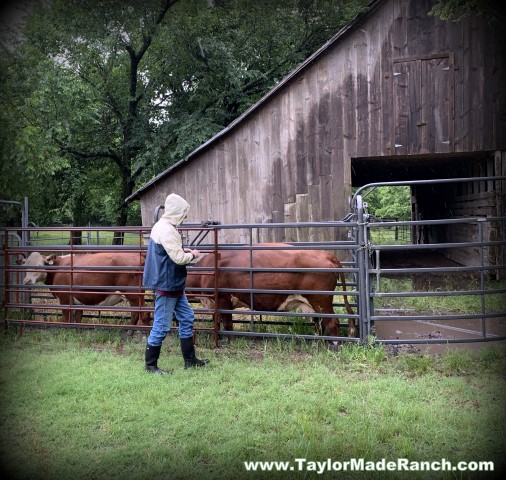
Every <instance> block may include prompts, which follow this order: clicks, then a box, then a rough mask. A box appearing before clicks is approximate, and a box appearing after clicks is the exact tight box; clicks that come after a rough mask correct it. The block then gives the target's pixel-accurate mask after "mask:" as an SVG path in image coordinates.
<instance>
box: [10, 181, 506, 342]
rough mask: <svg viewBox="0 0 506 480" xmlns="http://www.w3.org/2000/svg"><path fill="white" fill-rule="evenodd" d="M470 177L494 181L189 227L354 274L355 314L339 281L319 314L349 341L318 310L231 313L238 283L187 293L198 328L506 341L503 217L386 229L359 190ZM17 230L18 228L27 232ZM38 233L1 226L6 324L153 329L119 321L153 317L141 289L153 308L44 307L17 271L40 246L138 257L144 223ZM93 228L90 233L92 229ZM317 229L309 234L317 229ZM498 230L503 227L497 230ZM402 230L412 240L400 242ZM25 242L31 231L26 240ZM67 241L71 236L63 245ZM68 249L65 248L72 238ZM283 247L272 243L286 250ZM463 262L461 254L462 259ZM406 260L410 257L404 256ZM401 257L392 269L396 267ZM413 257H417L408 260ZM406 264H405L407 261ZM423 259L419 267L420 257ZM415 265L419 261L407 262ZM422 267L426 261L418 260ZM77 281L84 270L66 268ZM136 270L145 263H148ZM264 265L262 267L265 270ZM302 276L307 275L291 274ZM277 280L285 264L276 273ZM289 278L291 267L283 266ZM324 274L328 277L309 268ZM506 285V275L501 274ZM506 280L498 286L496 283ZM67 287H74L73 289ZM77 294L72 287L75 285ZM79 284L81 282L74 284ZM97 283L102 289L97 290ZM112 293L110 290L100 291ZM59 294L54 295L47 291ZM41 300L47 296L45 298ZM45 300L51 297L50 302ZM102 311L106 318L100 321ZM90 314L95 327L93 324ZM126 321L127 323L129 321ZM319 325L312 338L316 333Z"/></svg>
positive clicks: (214, 238)
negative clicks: (223, 318) (327, 256)
mask: <svg viewBox="0 0 506 480" xmlns="http://www.w3.org/2000/svg"><path fill="white" fill-rule="evenodd" d="M504 179H506V177H495V178H493V179H492V180H494V181H496V180H504ZM463 181H472V182H476V181H490V178H487V179H482V178H472V179H455V180H447V179H445V180H430V181H415V182H387V183H381V184H370V185H367V186H365V187H362V188H361V189H359V190H358V191H357V192H356V193H355V195H354V197H353V199H352V201H351V213H350V214H349V215H348V216H347V217H346V218H345V219H343V220H342V221H338V222H312V223H294V224H286V223H283V224H248V225H219V224H217V222H212V223H207V224H203V225H198V224H191V225H183V226H182V235H183V238H184V240H185V243H186V244H188V245H196V244H198V245H199V246H198V248H199V249H200V250H201V251H202V252H203V253H217V252H218V251H224V250H247V251H248V252H249V254H250V256H251V258H252V255H253V252H254V251H255V250H258V249H259V248H263V249H266V248H268V247H265V246H264V247H259V246H258V243H257V239H258V238H263V237H264V235H263V234H261V231H262V230H264V229H268V230H269V231H274V230H276V231H277V232H276V237H283V236H284V237H285V238H286V239H287V240H288V244H289V246H288V247H284V248H288V249H297V250H308V254H310V251H311V250H315V249H316V250H327V251H331V252H333V253H334V254H335V255H336V256H337V257H338V258H339V259H340V260H341V263H342V268H341V269H339V271H341V272H343V273H345V275H346V279H347V282H346V283H347V291H346V295H347V297H348V298H349V300H350V304H351V305H352V308H353V310H354V312H355V313H354V314H353V315H349V314H348V313H347V312H346V311H343V291H342V288H341V287H340V286H339V285H338V286H337V289H336V290H334V291H326V292H320V293H322V294H326V295H330V296H332V297H333V299H334V307H335V308H334V313H332V314H321V315H318V317H323V318H325V317H331V318H335V319H337V320H338V321H339V322H340V323H341V326H342V327H343V328H342V334H339V335H338V336H334V337H328V336H323V335H315V334H314V326H313V325H314V324H313V321H312V320H313V317H315V314H314V313H313V314H311V313H307V312H303V311H296V312H289V313H287V312H283V311H265V310H262V311H259V310H256V309H255V306H254V302H253V301H252V302H251V304H250V305H249V306H248V307H247V308H243V309H241V310H222V309H220V308H219V306H218V303H217V302H216V300H217V298H218V293H224V292H225V293H227V294H228V293H230V295H233V293H234V285H231V286H229V287H230V288H218V284H217V283H216V282H215V284H214V287H213V288H210V289H209V290H208V291H206V292H202V291H200V292H195V291H188V292H187V293H188V296H189V298H190V300H191V301H192V299H193V300H194V299H196V298H197V297H199V298H201V297H202V296H203V294H204V295H205V297H207V299H209V300H211V301H213V302H211V305H210V306H209V305H207V306H206V307H204V306H203V305H198V304H196V305H195V313H196V330H197V331H202V332H210V333H212V334H213V335H214V338H215V341H216V344H217V343H218V340H219V338H220V336H222V335H227V336H249V337H261V338H269V337H270V338H273V337H274V338H299V339H305V340H313V339H320V340H321V339H324V340H332V341H355V342H358V341H360V342H364V343H365V342H370V341H371V338H373V339H374V341H376V342H380V343H392V344H396V343H397V344H404V343H410V344H431V343H434V344H444V343H460V342H464V343H473V342H488V341H499V340H506V282H505V281H504V277H505V274H506V265H505V260H504V252H505V251H506V233H505V232H506V217H472V218H469V217H466V218H448V219H434V220H411V221H393V222H392V221H390V222H382V221H379V220H377V219H376V218H374V217H373V216H372V215H370V214H368V212H367V204H366V202H365V201H364V196H366V195H362V193H363V192H364V191H366V190H368V189H370V188H374V187H377V186H396V185H418V184H423V183H427V182H430V183H437V182H441V183H451V182H463ZM443 227H444V228H446V229H453V230H456V229H460V228H465V229H473V231H474V230H475V231H476V235H475V238H473V241H468V242H464V241H463V242H455V241H447V242H436V243H416V242H414V238H413V232H415V231H418V230H419V229H421V228H428V229H438V228H443ZM227 229H240V230H241V232H245V233H243V234H242V237H243V238H246V239H247V240H246V241H245V242H242V243H240V244H220V242H219V234H220V231H222V230H227ZM16 230H20V229H19V228H18V229H16ZM22 230H23V231H25V232H26V233H27V234H30V238H31V242H29V244H28V245H24V244H23V242H20V241H17V240H16V237H15V234H14V232H13V231H11V230H9V229H5V230H4V231H3V251H2V259H4V262H5V264H4V265H3V267H2V268H3V272H2V279H3V283H4V285H5V290H4V294H3V297H2V303H3V314H4V323H5V325H6V326H7V325H8V324H10V323H12V324H16V325H20V326H24V325H27V324H29V325H37V326H58V327H62V326H65V327H72V328H121V329H127V330H128V329H132V328H135V329H138V330H146V329H149V328H150V327H149V326H141V325H137V326H135V327H132V326H131V325H128V324H126V325H125V323H120V322H119V321H117V320H115V315H119V314H123V313H127V314H130V313H132V312H134V313H135V312H136V313H139V314H140V313H143V312H146V311H149V312H151V311H152V310H153V306H152V304H150V303H149V301H150V295H149V294H146V292H144V291H143V290H142V287H141V285H140V284H139V285H138V286H136V287H131V288H132V290H134V291H135V292H137V294H138V295H139V296H143V297H145V298H146V300H147V301H148V305H147V306H145V307H140V306H136V307H132V306H130V305H128V306H110V307H100V308H99V307H97V306H86V305H77V304H75V303H74V304H72V301H71V302H70V304H69V305H61V304H59V303H56V304H55V303H54V302H53V304H52V305H51V306H50V307H48V305H46V304H44V303H41V300H40V296H41V295H45V296H46V297H47V296H48V292H47V291H46V293H41V289H40V285H39V286H27V285H24V284H23V274H24V272H26V268H24V267H22V266H18V265H16V263H15V260H16V259H17V258H18V256H20V255H24V256H27V255H29V254H30V253H32V252H35V251H44V252H48V253H51V252H52V253H59V254H64V255H66V254H88V253H96V252H99V251H102V252H103V251H106V252H111V253H114V252H125V251H130V252H137V253H138V254H139V258H140V254H141V252H143V251H145V249H146V247H145V245H144V244H145V239H146V236H147V235H148V232H149V229H148V228H142V227H129V228H119V227H114V228H113V227H111V228H108V229H104V228H81V229H77V228H56V229H54V228H53V229H51V228H44V229H41V228H39V229H33V228H32V229H30V228H27V227H25V228H23V229H22ZM76 230H80V231H81V233H82V235H83V237H84V238H86V239H87V240H86V245H73V240H72V239H73V238H74V235H73V234H72V233H73V232H75V231H76ZM103 230H111V231H112V230H122V231H127V232H126V233H127V234H130V235H133V236H134V237H135V240H134V241H133V242H132V244H131V245H126V246H124V247H119V246H111V245H104V244H101V242H100V240H99V232H101V231H103ZM302 230H304V231H305V233H304V235H300V238H306V237H308V236H309V237H311V236H313V235H314V236H315V238H316V233H315V232H320V233H321V232H323V234H321V235H320V238H324V239H326V240H322V239H320V240H316V239H315V240H312V241H310V242H305V241H298V240H297V238H298V236H299V233H300V232H301V231H302ZM84 232H86V234H85V233H84ZM308 232H309V233H308ZM491 232H492V233H493V232H496V233H494V235H492V234H491ZM44 233H51V234H54V235H60V236H62V235H63V236H65V238H66V239H68V243H67V244H63V245H62V244H61V243H62V242H61V241H60V242H59V243H60V244H58V245H56V244H55V242H49V244H37V239H38V238H39V237H37V235H39V234H40V235H41V236H43V234H44ZM403 235H404V236H405V237H404V238H403ZM26 236H28V235H26ZM66 241H67V240H65V242H66ZM65 242H63V243H65ZM279 248H280V247H271V249H279ZM455 252H460V253H462V252H464V253H466V252H472V254H473V255H472V259H473V260H472V262H468V264H464V265H463V264H458V263H455V262H453V261H451V256H452V254H454V253H455ZM424 256H425V257H430V259H431V260H434V259H436V260H437V261H438V262H441V263H428V264H423V263H419V261H420V258H422V257H424ZM461 256H462V255H461ZM404 257H405V258H404ZM392 258H393V260H394V261H393V263H392ZM406 258H407V259H408V260H409V261H406ZM399 259H401V260H403V259H404V260H403V262H401V263H399V262H398V260H399ZM413 259H415V260H413ZM409 262H414V263H409ZM417 262H418V263H417ZM65 268H66V269H67V270H68V271H70V272H71V274H72V273H73V272H75V271H77V270H76V269H75V267H73V266H72V265H70V266H69V267H65ZM139 268H141V266H140V265H139ZM203 270H206V269H203V268H202V267H199V266H198V264H197V266H194V267H191V268H190V269H189V275H192V274H197V273H202V271H203ZM222 270H224V268H219V267H218V266H217V265H213V267H212V268H210V269H209V268H208V269H207V270H206V272H207V274H209V275H214V277H213V278H217V276H218V275H219V273H220V271H222ZM237 270H238V271H243V272H246V273H247V274H248V275H249V276H250V278H251V279H253V277H254V275H255V273H257V272H259V271H262V269H259V268H256V267H255V265H254V264H253V262H251V264H250V265H249V267H248V268H242V269H239V268H238V269H237ZM264 270H265V269H264ZM292 270H293V271H294V272H297V271H299V272H300V270H301V269H297V268H294V269H289V271H292ZM268 271H271V272H273V273H275V272H277V271H283V269H276V268H271V269H269V270H268ZM285 271H286V269H285ZM309 271H310V272H311V273H312V274H315V275H318V274H319V273H321V270H318V269H316V270H314V271H311V270H309ZM501 278H502V279H503V280H500V279H501ZM498 279H499V280H498ZM255 287H256V288H253V282H252V283H251V288H250V290H249V292H250V294H251V295H253V294H254V293H262V292H263V290H262V289H261V288H258V286H255ZM67 288H68V287H67ZM70 288H72V285H71V286H70ZM74 288H75V287H74ZM94 288H96V286H95V287H94ZM102 288H103V289H108V288H109V289H111V288H112V287H110V286H103V287H102ZM278 293H282V294H300V295H305V294H308V293H309V292H307V291H299V290H284V291H282V292H278ZM49 296H50V295H49ZM38 297H39V298H38ZM42 302H45V300H42ZM64 309H70V310H79V311H82V312H84V314H85V320H87V321H85V322H83V323H78V324H76V323H72V322H67V323H66V322H61V319H59V318H56V317H58V316H59V315H60V314H61V311H62V310H64ZM96 311H99V314H98V319H97V314H96V313H94V312H96ZM104 311H105V312H107V313H108V314H109V315H110V316H111V317H112V320H111V319H108V320H107V321H104V320H103V318H99V317H101V315H102V313H101V312H104ZM223 313H231V314H233V315H234V330H233V331H225V330H223V329H222V328H221V327H220V323H219V316H220V314H223ZM88 319H89V320H88ZM350 319H353V320H355V321H356V322H357V323H358V328H359V336H358V337H357V338H349V337H347V336H346V332H347V322H348V321H349V320H350ZM121 322H123V320H121ZM312 328H313V331H311V329H312Z"/></svg>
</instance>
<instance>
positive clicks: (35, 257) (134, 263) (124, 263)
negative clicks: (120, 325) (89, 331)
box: [17, 252, 150, 325]
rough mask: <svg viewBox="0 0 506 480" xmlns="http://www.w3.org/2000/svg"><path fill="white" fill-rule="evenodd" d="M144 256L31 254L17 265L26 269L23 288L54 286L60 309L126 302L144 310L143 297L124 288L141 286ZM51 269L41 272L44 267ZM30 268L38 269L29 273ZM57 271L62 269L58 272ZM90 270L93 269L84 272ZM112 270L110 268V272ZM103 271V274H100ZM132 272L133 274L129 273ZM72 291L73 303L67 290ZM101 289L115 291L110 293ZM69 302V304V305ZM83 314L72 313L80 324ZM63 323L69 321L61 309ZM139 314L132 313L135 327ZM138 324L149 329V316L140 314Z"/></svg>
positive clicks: (54, 294) (67, 311)
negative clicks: (37, 285)
mask: <svg viewBox="0 0 506 480" xmlns="http://www.w3.org/2000/svg"><path fill="white" fill-rule="evenodd" d="M144 260H145V257H144V256H139V254H137V253H102V252H101V253H92V254H77V255H72V256H71V255H63V256H56V255H48V256H44V255H42V254H40V253H39V252H33V253H31V254H30V255H29V256H28V258H26V259H22V260H19V261H18V262H17V263H18V264H19V265H24V266H25V267H27V271H26V273H25V278H24V280H23V284H24V285H34V284H36V283H44V284H46V285H48V286H51V285H53V286H55V288H54V289H53V290H51V293H52V294H53V296H55V297H56V298H57V299H58V300H59V301H60V304H61V305H71V304H72V305H97V306H113V305H116V304H117V303H119V302H121V301H122V300H123V299H126V300H127V301H128V302H129V303H130V305H131V306H139V307H144V306H145V302H144V296H143V295H142V294H141V295H139V292H134V291H131V290H129V289H127V288H125V287H138V286H139V285H140V282H141V276H142V267H143V265H144ZM45 266H47V267H50V268H47V269H44V268H43V267H45ZM31 267H37V268H36V269H32V270H30V268H31ZM58 267H61V269H60V270H59V269H58ZM89 267H95V268H93V269H89V270H85V269H86V268H89ZM111 267H112V268H111ZM116 267H129V268H128V271H122V270H117V271H116V270H114V268H116ZM100 270H103V271H100ZM132 270H134V271H135V273H132ZM71 287H72V289H73V290H72V299H71V298H70V295H71V293H70V289H71ZM103 287H114V289H113V290H110V289H105V288H103ZM71 300H72V301H71ZM82 314H83V312H82V310H75V316H74V321H75V322H80V321H81V317H82ZM63 316H64V318H65V321H66V322H70V321H71V310H69V309H63ZM138 320H139V313H138V312H132V314H131V324H132V325H136V324H137V322H138ZM141 321H142V323H143V324H144V325H149V322H150V315H149V312H142V313H141Z"/></svg>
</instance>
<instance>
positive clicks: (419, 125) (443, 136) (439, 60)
mask: <svg viewBox="0 0 506 480" xmlns="http://www.w3.org/2000/svg"><path fill="white" fill-rule="evenodd" d="M453 87H454V76H453V54H444V55H438V56H429V57H419V58H408V59H399V60H394V62H393V102H394V105H393V112H394V122H393V127H394V132H393V137H394V138H393V143H394V150H395V154H396V155H406V154H408V155H410V154H417V153H447V152H452V151H453V150H454V148H453Z"/></svg>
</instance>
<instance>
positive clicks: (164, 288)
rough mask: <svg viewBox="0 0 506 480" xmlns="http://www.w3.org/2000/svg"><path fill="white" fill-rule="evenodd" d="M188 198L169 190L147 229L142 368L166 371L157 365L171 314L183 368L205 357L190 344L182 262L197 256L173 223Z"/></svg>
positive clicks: (176, 222)
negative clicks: (148, 295) (148, 306)
mask: <svg viewBox="0 0 506 480" xmlns="http://www.w3.org/2000/svg"><path fill="white" fill-rule="evenodd" d="M189 209H190V205H189V204H188V202H187V201H186V200H185V199H184V198H182V197H180V196H179V195H176V194H175V193H171V194H170V195H168V196H167V199H166V200H165V211H164V214H163V215H162V217H161V218H160V220H158V222H156V223H155V225H154V226H153V228H152V230H151V234H150V239H149V245H148V252H147V256H146V262H145V264H144V274H143V278H142V284H143V286H144V288H147V289H150V290H153V292H154V294H155V314H154V318H153V327H152V329H151V331H150V333H149V337H148V341H147V345H146V352H145V362H146V370H147V371H148V372H150V373H156V374H159V375H164V374H168V373H169V372H167V371H165V370H162V369H160V368H158V358H159V356H160V350H161V348H162V342H163V340H164V339H165V337H166V336H167V334H168V333H169V331H170V328H171V325H172V317H173V315H174V314H175V316H176V319H177V321H178V322H179V339H180V343H181V353H182V354H183V359H184V368H190V367H201V366H203V365H206V364H207V363H209V360H207V359H205V360H199V359H198V358H197V357H196V355H195V347H194V345H193V322H194V319H195V315H194V313H193V310H192V308H191V307H190V304H189V303H188V299H187V298H186V294H185V291H184V289H185V285H186V276H187V272H186V265H188V264H189V263H190V262H191V261H193V260H194V259H195V258H197V257H199V255H200V252H199V251H198V250H192V249H189V248H183V241H182V238H181V235H180V233H179V232H178V230H177V227H179V225H181V223H182V222H183V220H184V219H185V218H186V216H187V215H188V211H189Z"/></svg>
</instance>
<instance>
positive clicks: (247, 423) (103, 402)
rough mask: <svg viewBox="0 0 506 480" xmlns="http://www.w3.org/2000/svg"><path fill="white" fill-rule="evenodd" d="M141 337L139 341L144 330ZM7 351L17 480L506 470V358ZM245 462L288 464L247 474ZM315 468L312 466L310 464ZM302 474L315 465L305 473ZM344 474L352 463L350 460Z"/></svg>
mask: <svg viewBox="0 0 506 480" xmlns="http://www.w3.org/2000/svg"><path fill="white" fill-rule="evenodd" d="M136 335H137V334H136ZM0 338H1V340H0V360H1V365H2V368H1V373H0V381H1V390H0V392H1V393H0V401H1V405H2V407H1V410H0V412H1V414H0V419H1V420H0V428H1V432H2V433H1V443H0V455H1V468H2V477H3V478H11V479H31V480H37V479H46V480H47V479H53V478H54V479H62V480H63V479H129V480H130V479H139V480H140V479H162V478H163V479H166V478H171V479H194V478H202V479H229V478H231V479H232V478H300V479H305V478H388V479H391V478H393V479H396V478H402V479H404V478H406V479H408V478H409V479H417V478H420V479H421V478H423V479H425V478H494V474H493V473H488V474H487V473H483V474H481V475H482V477H480V476H479V475H478V474H477V473H476V472H432V473H431V472H427V471H423V472H406V471H404V472H394V471H378V472H361V473H357V472H350V471H344V472H343V471H341V472H325V473H323V474H318V473H317V472H316V471H313V470H312V467H314V464H311V463H306V464H304V467H303V468H302V471H298V467H299V464H298V463H297V462H296V460H295V459H300V458H303V459H306V460H307V462H317V461H327V459H331V460H332V462H345V461H348V460H350V459H352V458H356V459H360V458H363V459H364V460H365V461H371V462H377V461H381V460H382V459H383V458H385V459H386V460H397V459H398V458H407V459H409V460H410V461H431V462H432V461H441V459H443V458H445V459H447V460H449V461H451V462H453V463H454V464H455V465H456V464H457V462H460V461H466V462H470V461H486V460H489V461H493V462H495V473H496V474H497V471H498V470H500V469H503V468H504V467H505V466H506V463H505V459H504V452H505V451H506V410H505V408H504V406H505V401H504V399H505V398H506V379H505V377H504V375H503V372H504V371H505V369H504V367H505V365H506V353H505V352H504V350H500V349H498V348H497V347H496V348H493V347H484V348H483V349H481V350H480V351H475V352H473V353H468V352H462V351H460V350H459V351H448V352H447V353H446V354H444V355H442V356H438V357H430V356H428V355H404V356H399V357H389V356H387V355H386V353H385V351H384V350H383V347H382V346H378V347H371V348H366V347H362V346H359V345H346V346H343V347H341V349H340V350H339V351H338V352H333V351H329V350H327V349H326V348H324V347H323V346H322V345H314V344H307V345H305V344H302V345H300V344H295V343H291V342H284V341H279V342H278V341H271V342H253V341H252V340H244V339H237V340H235V341H234V342H232V343H231V344H226V345H225V346H224V347H222V348H220V349H214V348H211V342H210V340H209V339H208V338H207V337H206V336H205V335H204V334H200V335H199V338H198V342H199V345H198V348H197V353H198V355H199V356H201V357H208V358H210V359H211V364H210V365H208V366H206V367H204V368H202V369H196V370H191V371H185V370H184V369H183V368H182V359H181V356H180V353H179V346H178V342H177V340H176V339H175V338H174V337H173V336H171V337H169V338H168V339H167V340H166V343H167V345H166V346H165V347H164V349H163V351H162V356H161V358H160V362H159V364H160V366H162V368H169V369H172V370H173V374H172V375H171V376H155V375H150V374H148V373H146V372H144V371H143V353H144V345H145V338H144V337H142V336H141V335H140V334H139V336H134V337H131V338H127V337H125V336H123V334H120V333H118V332H107V331H106V332H104V331H84V332H75V331H71V332H69V331H56V330H42V331H41V330H36V329H33V330H32V329H26V331H25V333H24V334H23V336H21V337H20V338H17V337H16V335H15V331H14V330H9V331H8V332H7V333H5V334H3V335H2V336H1V337H0ZM245 461H288V462H291V463H290V464H289V465H290V466H292V467H294V470H292V471H288V472H274V471H271V472H247V471H246V469H245V466H244V462H245ZM300 462H301V461H300ZM301 465H302V464H301ZM336 465H337V464H336Z"/></svg>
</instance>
